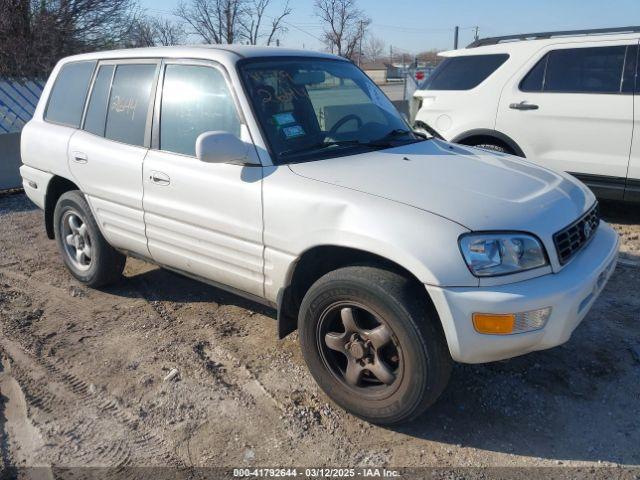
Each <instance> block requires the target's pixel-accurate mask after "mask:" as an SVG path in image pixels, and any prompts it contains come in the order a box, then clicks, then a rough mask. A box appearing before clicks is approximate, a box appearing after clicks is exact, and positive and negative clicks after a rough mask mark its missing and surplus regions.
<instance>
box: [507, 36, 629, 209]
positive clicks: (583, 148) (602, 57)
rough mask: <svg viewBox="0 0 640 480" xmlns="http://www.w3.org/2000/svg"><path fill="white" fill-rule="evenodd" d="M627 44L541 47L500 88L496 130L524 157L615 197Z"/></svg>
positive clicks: (619, 181)
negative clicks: (509, 138)
mask: <svg viewBox="0 0 640 480" xmlns="http://www.w3.org/2000/svg"><path fill="white" fill-rule="evenodd" d="M627 43H629V42H627ZM633 49H634V46H633V45H628V44H624V43H622V42H618V43H615V42H590V43H588V44H584V45H582V44H581V46H580V47H578V48H576V47H575V45H570V44H567V45H558V46H550V47H548V48H547V49H546V50H545V51H541V52H540V53H539V54H538V55H537V56H536V58H535V59H532V61H531V62H530V63H529V64H528V65H527V66H526V67H525V68H523V70H522V71H521V72H520V73H519V74H518V75H517V76H516V77H515V81H514V82H513V83H512V84H510V85H508V86H507V87H505V89H504V91H503V92H502V96H501V99H500V105H499V108H498V115H497V119H496V130H498V131H500V132H503V133H505V134H506V135H508V136H509V137H511V138H512V139H513V140H514V141H515V142H516V143H517V144H518V145H519V146H520V147H521V148H522V150H523V151H524V152H525V154H526V155H527V158H529V159H530V160H531V161H533V162H536V163H540V164H541V165H543V166H546V167H550V168H553V169H556V170H561V171H565V172H570V173H574V174H576V176H578V177H579V178H580V179H582V180H584V181H585V182H586V183H588V184H589V185H590V186H592V187H595V188H594V190H595V191H596V193H597V194H600V195H602V196H608V197H611V198H620V199H621V198H622V195H623V193H624V185H625V179H626V175H627V167H628V164H629V149H630V147H631V134H632V128H633V82H632V81H631V80H630V78H629V77H625V66H627V67H628V66H629V65H630V60H631V58H632V55H633V54H634V53H635V51H634V50H633ZM634 61H635V58H634Z"/></svg>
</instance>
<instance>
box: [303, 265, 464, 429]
mask: <svg viewBox="0 0 640 480" xmlns="http://www.w3.org/2000/svg"><path fill="white" fill-rule="evenodd" d="M424 297H425V293H424V291H422V292H421V291H420V288H419V286H416V285H415V284H414V283H413V282H412V281H411V280H409V279H407V278H405V277H403V276H402V275H399V274H397V273H394V272H390V271H387V270H382V269H379V268H375V267H346V268H342V269H339V270H335V271H333V272H330V273H328V274H326V275H325V276H323V277H322V278H320V279H319V280H318V281H317V282H316V283H315V284H314V285H312V287H311V288H310V289H309V291H308V292H307V294H306V295H305V298H304V300H303V302H302V305H301V308H300V316H299V327H300V343H301V346H302V352H303V354H304V357H305V360H306V362H307V365H308V366H309V370H310V371H311V374H312V375H313V377H314V378H315V379H316V381H317V382H318V384H319V385H320V387H321V388H322V389H323V390H324V391H325V392H326V393H327V395H329V397H331V398H332V399H333V400H334V401H335V402H336V403H337V404H338V405H340V406H341V407H343V408H344V409H346V410H348V411H350V412H352V413H354V414H355V415H358V416H360V417H362V418H364V419H365V420H368V421H371V422H373V423H378V424H396V423H401V422H405V421H407V420H410V419H412V418H414V417H416V416H417V415H419V414H420V413H422V412H423V411H424V410H425V409H427V408H428V407H429V406H430V405H431V404H432V403H433V402H435V400H436V399H437V398H438V396H439V395H440V394H441V392H442V391H443V390H444V388H445V386H446V384H447V381H448V378H449V374H450V371H451V365H452V361H451V357H450V356H449V352H448V349H447V346H446V342H445V339H444V336H443V334H442V332H441V330H440V329H439V328H438V326H437V323H436V322H437V321H438V320H437V317H436V316H435V312H434V311H433V309H432V308H430V305H429V304H428V303H427V302H426V299H425V298H424Z"/></svg>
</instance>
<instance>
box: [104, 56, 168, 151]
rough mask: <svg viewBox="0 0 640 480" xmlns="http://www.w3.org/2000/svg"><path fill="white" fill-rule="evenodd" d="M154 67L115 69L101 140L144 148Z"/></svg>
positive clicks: (120, 67) (134, 66) (119, 66)
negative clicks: (103, 137) (115, 141)
mask: <svg viewBox="0 0 640 480" xmlns="http://www.w3.org/2000/svg"><path fill="white" fill-rule="evenodd" d="M155 72H156V66H155V65H151V64H147V65H118V67H117V68H116V73H115V75H114V77H113V84H112V87H111V97H110V98H109V109H108V111H107V126H106V131H105V137H107V138H109V139H111V140H117V141H118V142H122V143H128V144H131V145H139V146H142V145H144V132H145V128H146V125H147V114H148V112H149V100H150V98H151V88H152V86H153V80H154V78H155Z"/></svg>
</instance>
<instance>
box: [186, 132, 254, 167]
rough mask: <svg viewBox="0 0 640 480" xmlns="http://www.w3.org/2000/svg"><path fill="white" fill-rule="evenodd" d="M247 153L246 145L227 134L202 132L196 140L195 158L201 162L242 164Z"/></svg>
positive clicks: (245, 159)
mask: <svg viewBox="0 0 640 480" xmlns="http://www.w3.org/2000/svg"><path fill="white" fill-rule="evenodd" d="M248 153H249V147H248V145H247V144H246V143H244V142H243V141H242V140H240V139H239V138H238V137H236V136H235V135H233V134H231V133H228V132H204V133H201V134H200V135H199V136H198V138H197V139H196V157H198V160H200V161H201V162H207V163H236V164H244V163H246V161H247V156H248Z"/></svg>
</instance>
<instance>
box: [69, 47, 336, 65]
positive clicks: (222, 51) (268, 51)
mask: <svg viewBox="0 0 640 480" xmlns="http://www.w3.org/2000/svg"><path fill="white" fill-rule="evenodd" d="M220 55H223V56H231V57H235V58H236V59H240V58H257V57H276V56H277V57H284V56H291V57H300V56H302V57H318V58H332V59H341V60H344V58H342V57H338V56H337V55H332V54H330V53H324V52H317V51H314V50H302V49H291V48H282V47H262V46H255V45H235V44H231V45H181V46H173V47H145V48H127V49H121V50H106V51H102V52H94V53H83V54H80V55H74V56H71V57H67V58H66V59H64V60H65V61H78V60H89V59H92V60H94V59H116V58H117V59H120V58H122V59H126V58H157V57H166V58H202V59H207V58H213V57H216V56H220Z"/></svg>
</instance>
